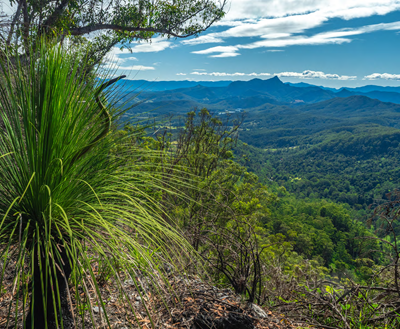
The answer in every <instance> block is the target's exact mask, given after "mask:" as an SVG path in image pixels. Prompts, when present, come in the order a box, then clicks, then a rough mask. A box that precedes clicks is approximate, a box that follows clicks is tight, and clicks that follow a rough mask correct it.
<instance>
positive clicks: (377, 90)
mask: <svg viewBox="0 0 400 329" xmlns="http://www.w3.org/2000/svg"><path fill="white" fill-rule="evenodd" d="M119 83H120V84H121V85H123V87H122V86H121V90H124V91H123V92H122V91H121V93H122V94H123V95H124V96H127V98H129V95H136V98H135V99H133V100H131V101H129V104H130V105H133V104H136V106H135V107H134V109H132V110H131V113H132V114H133V113H135V114H137V113H143V112H149V111H152V112H157V114H178V113H186V112H188V111H190V110H191V109H193V108H194V107H197V108H202V107H207V108H208V109H210V110H212V111H218V112H222V111H234V110H237V109H243V110H247V111H251V110H252V109H256V108H258V107H260V106H262V105H264V104H273V105H285V106H290V107H299V106H300V107H301V106H304V105H311V104H316V103H320V102H324V101H328V100H333V99H337V100H336V101H337V102H341V100H340V99H346V98H348V97H352V96H363V97H368V98H369V99H371V100H372V99H375V100H377V101H381V102H390V103H395V104H400V87H380V86H364V87H359V88H341V89H332V88H325V87H318V86H314V85H310V84H307V83H298V84H293V83H283V82H282V81H281V80H280V79H279V78H278V77H273V78H271V79H267V80H261V79H253V80H250V81H217V82H210V81H200V82H194V81H155V82H148V81H145V80H126V81H125V80H121V81H120V82H119ZM343 102H344V103H346V102H347V101H346V100H344V101H343Z"/></svg>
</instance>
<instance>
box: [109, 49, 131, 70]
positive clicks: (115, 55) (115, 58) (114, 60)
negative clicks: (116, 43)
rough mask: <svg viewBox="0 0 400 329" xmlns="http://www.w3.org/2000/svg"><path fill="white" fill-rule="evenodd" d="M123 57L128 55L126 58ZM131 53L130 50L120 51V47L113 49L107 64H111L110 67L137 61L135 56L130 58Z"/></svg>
mask: <svg viewBox="0 0 400 329" xmlns="http://www.w3.org/2000/svg"><path fill="white" fill-rule="evenodd" d="M121 55H128V56H125V57H122V58H121V57H120V56H121ZM129 55H130V53H129V51H128V50H126V49H122V50H121V49H120V48H118V47H113V48H112V49H111V50H110V51H109V52H108V54H107V60H106V61H107V62H108V63H109V64H110V65H108V66H111V65H114V66H115V65H121V64H125V63H127V62H129V61H137V60H138V59H137V58H136V57H134V56H129Z"/></svg>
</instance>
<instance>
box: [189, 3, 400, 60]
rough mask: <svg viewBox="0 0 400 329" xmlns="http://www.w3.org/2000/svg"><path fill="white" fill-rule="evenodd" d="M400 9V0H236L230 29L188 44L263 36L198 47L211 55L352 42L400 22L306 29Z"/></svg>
mask: <svg viewBox="0 0 400 329" xmlns="http://www.w3.org/2000/svg"><path fill="white" fill-rule="evenodd" d="M398 10H400V0H304V1H298V0H252V1H250V0H232V1H231V6H230V10H229V12H228V14H227V16H226V18H224V19H223V20H222V21H221V22H219V23H218V25H220V26H226V27H227V29H226V30H225V31H222V32H218V33H209V34H207V35H203V36H201V37H199V38H197V39H193V40H188V41H187V42H185V44H189V45H199V44H206V43H216V42H219V41H224V40H225V39H227V38H238V37H248V38H249V37H254V38H260V39H261V40H258V41H255V42H251V43H247V44H237V45H233V46H228V47H236V49H235V50H234V51H221V52H219V54H218V52H217V51H216V49H218V47H212V48H209V49H205V50H204V51H201V50H200V51H196V52H194V53H196V54H210V53H209V52H208V51H210V50H213V55H212V56H210V57H235V56H239V55H240V52H239V50H240V49H256V48H261V47H265V48H273V47H289V46H296V45H297V46H304V45H324V44H343V43H350V42H351V41H352V37H354V36H356V35H361V34H365V33H371V32H374V31H383V30H386V31H389V30H399V29H400V22H393V23H386V24H374V25H367V26H361V27H359V28H351V29H341V30H334V31H328V32H323V33H318V34H314V35H306V34H305V32H306V31H308V30H310V29H313V28H316V27H320V26H322V25H323V24H325V23H327V22H328V21H329V20H331V19H334V18H340V19H343V20H350V19H354V18H362V17H369V16H372V15H385V14H388V13H390V12H394V11H398Z"/></svg>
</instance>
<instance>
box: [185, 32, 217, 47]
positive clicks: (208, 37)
mask: <svg viewBox="0 0 400 329" xmlns="http://www.w3.org/2000/svg"><path fill="white" fill-rule="evenodd" d="M222 42H224V40H223V39H222V38H216V37H213V36H212V35H211V34H206V35H202V36H199V37H197V38H193V39H188V40H183V41H182V43H183V44H184V45H191V46H194V45H199V44H203V43H222Z"/></svg>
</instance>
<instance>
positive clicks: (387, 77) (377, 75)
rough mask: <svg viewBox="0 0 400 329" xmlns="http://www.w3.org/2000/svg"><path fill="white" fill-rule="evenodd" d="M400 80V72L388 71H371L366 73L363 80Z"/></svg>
mask: <svg viewBox="0 0 400 329" xmlns="http://www.w3.org/2000/svg"><path fill="white" fill-rule="evenodd" d="M377 79H384V80H400V74H390V73H373V74H370V75H366V76H365V77H364V79H363V80H377Z"/></svg>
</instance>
